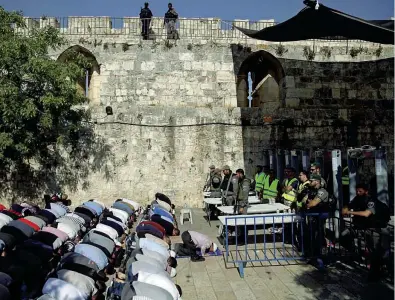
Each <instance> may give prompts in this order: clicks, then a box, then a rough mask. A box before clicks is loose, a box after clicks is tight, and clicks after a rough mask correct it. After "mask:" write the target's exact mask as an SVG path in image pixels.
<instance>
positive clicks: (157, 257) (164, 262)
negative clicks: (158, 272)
mask: <svg viewBox="0 0 395 300" xmlns="http://www.w3.org/2000/svg"><path fill="white" fill-rule="evenodd" d="M141 251H143V255H145V256H148V257H150V258H152V259H155V260H156V261H157V262H159V263H160V264H161V265H162V266H163V269H166V267H167V259H168V258H169V257H166V256H163V254H161V253H159V252H156V251H152V250H149V249H141Z"/></svg>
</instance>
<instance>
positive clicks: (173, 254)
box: [170, 250, 177, 258]
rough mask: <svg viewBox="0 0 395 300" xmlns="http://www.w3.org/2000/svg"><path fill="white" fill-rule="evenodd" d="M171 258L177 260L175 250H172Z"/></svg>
mask: <svg viewBox="0 0 395 300" xmlns="http://www.w3.org/2000/svg"><path fill="white" fill-rule="evenodd" d="M170 256H171V257H174V258H176V256H177V255H176V253H175V252H174V251H173V250H170Z"/></svg>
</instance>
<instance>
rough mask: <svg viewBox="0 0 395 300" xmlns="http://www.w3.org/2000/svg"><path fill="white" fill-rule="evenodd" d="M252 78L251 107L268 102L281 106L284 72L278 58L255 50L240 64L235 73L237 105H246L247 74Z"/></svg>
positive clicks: (283, 92)
mask: <svg viewBox="0 0 395 300" xmlns="http://www.w3.org/2000/svg"><path fill="white" fill-rule="evenodd" d="M249 73H250V74H251V79H252V91H253V93H252V105H251V106H252V107H264V106H267V105H268V104H269V103H270V105H271V106H272V107H273V106H277V107H278V106H281V105H283V104H284V101H285V72H284V69H283V67H282V65H281V63H280V62H279V60H278V59H277V58H276V57H274V56H273V55H272V54H270V53H269V52H266V51H263V50H261V51H257V52H254V53H253V54H251V55H250V56H248V57H247V58H246V59H245V60H244V61H243V62H242V64H241V66H240V68H239V72H238V74H237V81H236V89H237V106H238V107H248V104H249V100H248V96H249V91H248V74H249Z"/></svg>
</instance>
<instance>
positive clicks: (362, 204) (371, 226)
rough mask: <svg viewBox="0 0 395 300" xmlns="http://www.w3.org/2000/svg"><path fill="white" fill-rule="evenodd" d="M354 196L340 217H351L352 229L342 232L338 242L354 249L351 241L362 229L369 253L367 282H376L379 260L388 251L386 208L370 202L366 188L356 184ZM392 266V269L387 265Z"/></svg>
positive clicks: (387, 216)
mask: <svg viewBox="0 0 395 300" xmlns="http://www.w3.org/2000/svg"><path fill="white" fill-rule="evenodd" d="M356 189H357V196H356V197H355V198H354V199H353V200H352V201H351V202H350V204H348V205H347V206H345V207H344V208H343V210H342V214H343V215H344V216H347V215H349V216H352V217H353V218H352V220H353V221H352V227H350V228H349V229H346V230H344V231H343V232H342V233H341V236H340V242H341V243H342V245H343V246H344V247H346V248H347V249H348V250H350V251H353V250H354V238H355V236H356V232H357V231H358V230H362V231H363V233H364V236H365V238H366V243H367V246H368V249H369V250H370V270H369V278H368V279H369V280H370V281H373V280H379V279H380V275H381V272H380V271H381V267H382V265H383V258H384V256H385V254H386V252H387V251H389V248H390V233H389V230H388V229H387V226H388V225H387V224H388V221H389V220H390V212H389V208H388V206H387V205H386V204H384V203H383V202H381V201H379V200H377V199H372V197H371V196H370V195H369V192H368V187H367V185H365V184H358V185H357V187H356ZM391 267H393V266H391Z"/></svg>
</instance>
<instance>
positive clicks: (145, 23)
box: [140, 7, 152, 40]
mask: <svg viewBox="0 0 395 300" xmlns="http://www.w3.org/2000/svg"><path fill="white" fill-rule="evenodd" d="M151 18H152V12H151V10H150V9H149V8H148V7H144V8H142V9H141V12H140V19H141V23H142V29H141V35H142V36H143V38H144V39H145V40H147V39H148V35H149V26H150V24H151Z"/></svg>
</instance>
